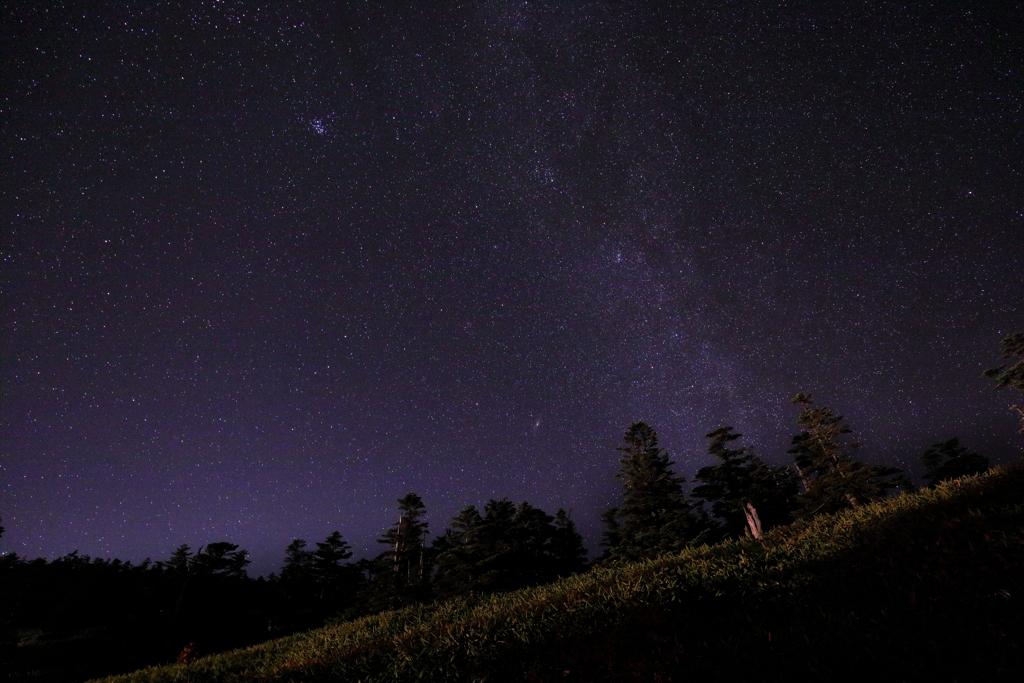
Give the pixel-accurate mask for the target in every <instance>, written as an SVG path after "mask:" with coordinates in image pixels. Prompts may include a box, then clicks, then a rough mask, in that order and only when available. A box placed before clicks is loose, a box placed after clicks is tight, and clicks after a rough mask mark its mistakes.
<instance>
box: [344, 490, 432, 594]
mask: <svg viewBox="0 0 1024 683" xmlns="http://www.w3.org/2000/svg"><path fill="white" fill-rule="evenodd" d="M398 509H399V518H398V522H396V523H395V524H394V526H392V527H390V528H389V529H388V530H387V531H385V532H384V534H383V535H382V536H381V537H380V538H379V539H377V542H378V543H381V544H384V545H386V546H387V547H388V549H387V550H385V551H384V552H383V553H381V554H380V555H378V556H377V559H376V560H374V561H373V563H372V564H371V565H369V568H370V571H371V573H372V580H371V583H370V585H369V586H367V588H366V590H365V591H364V592H363V595H362V596H361V600H362V602H363V603H364V604H363V609H362V611H363V612H368V613H372V612H378V611H380V610H384V609H395V608H398V607H404V606H406V605H411V604H414V603H417V602H421V601H423V600H425V599H427V597H429V591H430V570H431V567H430V558H429V557H428V555H427V552H426V551H427V549H426V547H425V543H426V536H427V522H426V521H425V520H424V519H423V516H424V515H425V514H426V511H427V509H426V506H425V505H424V504H423V499H422V498H420V497H419V496H418V495H416V494H415V493H407V494H406V495H404V496H402V497H401V498H399V499H398ZM363 566H365V565H363Z"/></svg>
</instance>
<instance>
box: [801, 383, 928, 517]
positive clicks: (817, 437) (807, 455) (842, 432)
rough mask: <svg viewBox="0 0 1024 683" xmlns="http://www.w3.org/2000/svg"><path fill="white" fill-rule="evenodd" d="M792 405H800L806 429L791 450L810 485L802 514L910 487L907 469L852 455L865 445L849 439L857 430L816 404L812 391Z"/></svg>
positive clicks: (806, 485)
mask: <svg viewBox="0 0 1024 683" xmlns="http://www.w3.org/2000/svg"><path fill="white" fill-rule="evenodd" d="M790 403H793V404H795V405H798V406H800V408H801V411H800V416H799V417H798V418H797V425H799V426H800V427H801V428H803V431H802V432H801V433H800V434H797V435H796V436H794V437H793V447H792V448H791V449H790V450H789V452H790V453H791V454H792V455H793V456H794V463H795V465H796V469H797V473H798V474H799V475H800V479H801V481H802V482H803V484H804V488H805V490H804V491H803V492H802V493H800V494H799V495H797V502H798V503H799V504H800V508H799V509H798V510H797V512H796V514H797V516H798V517H810V516H813V515H817V514H820V513H828V512H836V511H838V510H843V509H845V508H850V507H860V506H862V505H864V504H865V503H868V502H870V501H872V500H877V499H879V498H883V497H885V496H886V495H887V494H888V492H889V491H890V490H891V489H895V488H897V487H898V486H901V485H906V486H909V481H907V480H906V479H905V478H903V477H898V476H897V475H899V474H900V472H901V470H899V469H897V468H894V467H886V466H883V465H866V464H864V463H862V462H859V461H857V460H854V458H853V456H852V453H853V451H854V450H855V449H856V448H857V447H858V446H859V445H860V444H859V443H857V442H855V441H852V440H851V439H850V438H849V435H850V434H852V433H853V430H852V429H850V426H849V425H848V424H846V423H845V422H843V416H842V415H834V414H833V413H832V411H831V410H829V409H828V408H824V407H821V408H817V407H814V401H813V400H812V399H811V396H810V395H809V394H797V395H796V396H795V397H794V398H793V399H792V400H791V401H790Z"/></svg>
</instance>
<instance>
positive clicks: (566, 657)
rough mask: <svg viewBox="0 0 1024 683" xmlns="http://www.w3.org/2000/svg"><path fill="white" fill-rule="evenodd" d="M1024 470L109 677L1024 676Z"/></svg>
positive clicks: (192, 681) (195, 680)
mask: <svg viewBox="0 0 1024 683" xmlns="http://www.w3.org/2000/svg"><path fill="white" fill-rule="evenodd" d="M1022 598H1024V467H1021V466H1017V467H1013V468H999V469H997V470H994V471H993V472H991V473H988V474H985V475H980V476H978V477H973V478H969V479H964V480H960V481H954V482H950V483H948V484H946V485H944V486H942V487H940V488H938V489H936V490H929V491H923V492H921V493H916V494H910V495H903V496H898V497H895V498H892V499H889V500H885V501H882V502H880V503H878V504H875V505H872V506H869V507H866V508H862V509H859V510H852V511H848V512H846V513H843V514H840V515H835V516H827V517H822V518H818V519H815V520H813V521H811V522H809V523H803V524H799V525H794V526H793V527H790V528H787V529H780V530H776V531H775V532H773V533H771V534H768V535H767V537H766V538H765V539H764V540H763V541H760V542H758V541H753V540H750V539H746V540H742V541H735V542H728V543H724V544H720V545H717V546H713V547H703V548H698V549H694V550H691V551H688V552H685V553H683V554H681V555H673V556H666V557H662V558H659V559H657V560H654V561H650V562H646V563H641V564H636V565H629V566H626V567H622V568H617V569H602V570H595V571H593V572H591V573H589V574H585V575H582V576H578V577H572V578H569V579H566V580H563V581H560V582H558V583H555V584H551V585H549V586H541V587H537V588H533V589H528V590H523V591H517V592H514V593H509V594H505V595H498V596H491V597H487V598H483V599H480V600H476V601H451V602H446V603H442V604H439V605H435V606H427V607H419V608H413V609H409V610H404V611H399V612H388V613H385V614H381V615H377V616H373V617H368V618H364V619H360V620H358V621H353V622H349V623H346V624H342V625H340V626H332V627H326V628H322V629H318V630H315V631H312V632H310V633H305V634H301V635H295V636H291V637H288V638H283V639H280V640H276V641H272V642H268V643H264V644H262V645H258V646H255V647H251V648H248V649H245V650H238V651H235V652H230V653H226V654H223V655H217V656H212V657H208V658H205V659H200V660H198V661H196V662H194V663H192V664H191V665H188V666H182V665H175V666H168V667H154V668H150V669H144V670H142V671H138V672H136V673H133V674H129V675H125V676H118V677H115V678H111V679H107V680H108V681H111V682H113V681H118V682H119V683H120V682H127V681H132V682H139V683H141V682H143V681H146V682H154V683H155V682H157V681H183V682H187V683H201V682H204V681H214V680H217V681H236V682H238V683H243V682H246V683H248V682H255V681H268V680H269V681H291V680H316V681H394V680H419V679H423V680H465V681H503V680H536V681H541V680H579V681H592V680H612V681H626V680H638V681H651V680H677V681H679V680H694V679H696V678H704V677H706V676H708V675H710V674H713V675H714V676H715V677H716V678H719V677H721V676H723V675H725V676H729V677H730V678H731V679H735V680H777V679H778V680H783V679H785V680H805V679H815V678H818V677H822V678H826V677H831V676H833V675H837V676H841V677H842V678H844V679H846V678H849V677H851V676H853V675H863V676H870V677H871V678H873V679H875V680H910V681H913V680H924V679H930V680H960V681H964V680H979V681H980V680H1024V675H1022V674H1024V665H1022V659H1024V651H1022V649H1024V615H1022V610H1021V600H1022Z"/></svg>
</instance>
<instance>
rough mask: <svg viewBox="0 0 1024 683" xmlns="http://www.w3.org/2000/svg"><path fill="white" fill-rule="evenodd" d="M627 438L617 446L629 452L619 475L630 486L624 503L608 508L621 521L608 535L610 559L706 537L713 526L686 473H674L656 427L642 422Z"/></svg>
mask: <svg viewBox="0 0 1024 683" xmlns="http://www.w3.org/2000/svg"><path fill="white" fill-rule="evenodd" d="M623 440H624V441H625V442H626V443H625V445H624V446H620V447H619V448H618V449H617V450H619V451H620V452H622V453H623V454H624V456H623V457H622V458H621V459H620V460H619V463H620V464H621V465H622V467H621V468H620V469H619V473H618V475H617V476H618V478H619V479H620V480H621V481H622V485H623V489H624V491H623V497H622V504H621V505H619V506H618V508H616V509H615V511H614V512H609V513H606V518H607V519H609V520H611V521H612V522H613V523H614V525H615V526H613V527H612V526H610V527H609V532H610V533H608V534H606V536H605V541H606V546H607V547H608V552H607V556H608V559H610V560H612V561H616V560H625V561H635V560H643V559H648V558H651V557H656V556H658V555H661V554H663V553H667V552H674V551H678V550H681V549H683V548H685V547H687V546H688V545H691V544H693V543H695V542H698V541H700V540H702V539H704V538H706V537H707V532H708V529H707V527H706V526H705V525H704V524H702V523H701V520H700V519H699V517H698V516H697V515H695V514H694V513H693V510H692V508H691V505H690V502H689V501H688V500H687V498H686V495H685V494H684V492H683V487H682V485H683V483H684V482H685V479H683V478H682V477H678V476H676V475H675V474H673V472H672V461H671V460H669V456H668V453H667V452H666V451H665V450H664V449H662V448H660V447H659V446H658V435H657V434H656V433H655V431H654V430H653V429H651V428H650V427H649V426H648V425H646V424H644V423H643V422H636V423H634V424H633V425H631V426H630V428H629V429H628V430H626V433H625V434H624V435H623Z"/></svg>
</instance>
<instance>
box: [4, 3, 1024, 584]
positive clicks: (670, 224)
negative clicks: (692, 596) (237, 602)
mask: <svg viewBox="0 0 1024 683" xmlns="http://www.w3.org/2000/svg"><path fill="white" fill-rule="evenodd" d="M130 5H131V6H130V7H128V8H122V7H111V6H105V7H103V8H97V7H95V6H93V5H92V4H89V5H82V6H81V8H80V9H79V10H76V11H71V10H69V9H66V8H64V9H60V8H59V6H58V5H56V4H54V6H53V7H50V8H49V9H47V8H46V7H41V6H39V5H38V4H36V3H32V4H28V3H26V4H22V5H21V6H19V7H15V8H14V9H8V10H7V13H6V15H5V19H4V26H5V39H4V41H3V47H2V48H0V49H2V52H3V67H2V68H3V72H2V79H0V89H2V94H3V100H2V101H3V107H4V114H3V117H2V123H0V126H2V132H3V153H4V159H5V163H4V164H3V168H2V169H0V174H2V177H0V185H2V187H0V192H2V206H0V212H2V217H3V225H4V227H5V238H4V240H3V280H2V282H3V321H2V323H3V366H2V373H3V374H2V380H3V394H2V397H0V401H2V416H0V419H2V424H0V428H2V434H0V436H2V446H0V447H2V470H0V476H2V480H0V485H2V489H0V490H2V499H0V516H2V520H3V526H4V527H6V529H7V532H6V533H5V535H4V537H3V539H2V540H0V549H2V550H3V551H6V552H16V553H18V554H19V555H25V556H29V557H35V556H45V557H56V556H59V555H62V554H64V553H67V552H70V551H72V550H76V549H77V550H79V551H80V552H82V553H85V554H89V555H93V556H101V557H120V558H122V559H131V560H136V561H138V560H141V559H143V558H145V557H152V558H153V559H166V558H167V557H168V556H169V555H170V553H171V551H172V549H173V548H174V547H175V546H177V545H179V544H181V543H189V544H191V545H192V546H193V548H196V547H198V546H200V545H203V544H206V543H209V542H212V541H218V540H228V541H231V542H234V543H238V544H240V545H241V546H242V547H243V548H246V549H248V550H249V551H251V553H252V558H253V561H254V564H253V569H254V573H266V572H269V571H272V570H273V569H274V568H275V567H276V566H277V565H278V564H279V563H280V562H281V560H282V559H283V554H284V547H285V546H286V545H287V543H288V542H289V541H290V540H291V539H292V538H294V537H301V538H305V539H307V540H308V541H310V542H312V541H315V540H321V539H323V538H324V537H326V536H327V535H328V534H329V533H330V532H331V531H333V530H335V529H337V530H340V531H341V532H342V534H343V536H344V537H345V538H346V539H347V540H348V541H350V542H351V543H352V544H353V546H354V547H355V549H356V550H357V552H358V553H362V554H364V555H367V554H371V553H372V554H375V553H376V552H378V548H376V547H375V546H376V544H375V543H374V539H375V538H376V537H377V536H378V535H379V534H380V532H381V531H382V530H383V529H384V528H385V527H387V526H388V525H389V524H391V523H393V522H394V518H395V515H396V512H395V509H396V506H395V499H397V498H398V497H400V496H402V495H403V494H405V493H406V492H408V491H415V492H416V493H418V494H419V495H421V496H422V497H423V499H424V501H425V502H426V504H427V508H428V511H429V521H430V524H431V529H432V531H433V532H440V531H442V530H443V528H444V526H445V523H446V521H447V520H448V519H450V518H451V516H452V515H454V514H455V512H456V511H457V510H458V509H459V508H460V507H462V506H464V505H467V504H478V505H479V504H481V503H483V502H485V501H486V500H488V499H490V498H501V497H509V498H511V499H512V500H514V501H517V502H518V501H521V500H528V501H529V502H531V503H532V504H534V505H536V506H539V507H541V508H543V509H545V510H546V511H548V512H552V513H553V512H554V511H555V509H556V508H558V507H564V508H566V509H571V511H572V514H573V517H574V519H575V520H576V521H577V523H578V524H579V525H580V527H581V529H582V530H583V531H584V533H585V534H586V536H587V539H588V542H589V543H590V545H591V546H592V547H595V546H596V543H597V540H598V538H599V535H600V523H599V514H600V511H601V510H603V509H605V508H607V507H609V506H611V505H613V504H614V503H615V501H616V499H617V496H618V494H619V491H618V488H617V486H618V484H617V482H616V480H615V477H614V474H615V471H616V468H617V455H618V454H617V453H616V451H615V450H614V449H615V446H616V445H617V444H618V442H619V441H620V439H621V435H622V433H623V431H624V430H625V428H626V427H627V426H628V425H629V424H630V423H631V422H633V421H636V420H644V421H647V422H648V423H650V424H651V425H652V426H654V428H655V429H656V430H658V433H659V435H660V436H661V440H662V444H663V445H664V446H665V447H666V448H667V449H668V450H669V451H670V452H671V454H672V456H673V458H674V459H675V461H676V462H677V465H678V470H679V472H680V474H683V475H684V476H687V477H690V476H692V474H693V472H695V471H696V469H697V468H699V467H700V466H702V465H704V464H708V462H709V456H707V455H706V453H705V443H704V442H705V439H704V437H703V435H704V434H705V433H707V432H709V431H711V430H713V429H715V428H717V427H720V426H722V425H726V424H728V425H732V426H733V427H735V428H736V429H737V431H739V432H741V433H743V434H745V435H746V437H745V439H746V443H747V444H748V445H750V446H752V447H753V448H754V450H755V452H757V453H758V454H760V455H761V456H762V457H764V458H765V459H766V460H769V461H770V462H773V463H784V462H786V461H787V455H786V450H787V448H788V443H789V440H790V438H791V437H792V435H793V433H794V432H795V425H794V420H795V415H796V410H795V409H794V408H793V406H791V405H789V404H788V403H787V399H788V398H790V397H791V396H792V395H793V394H795V393H796V392H797V391H807V392H810V393H812V394H813V395H814V396H815V398H816V399H817V400H818V402H819V403H820V404H824V405H827V406H829V407H832V408H833V409H835V410H836V411H838V412H840V413H842V414H844V415H845V416H846V418H847V420H848V421H849V422H850V424H851V426H852V427H853V428H854V430H855V432H856V435H857V437H858V438H859V439H860V440H861V441H863V443H864V446H863V447H862V449H861V453H862V457H863V458H865V459H867V460H872V461H877V462H882V461H885V462H890V463H895V464H898V465H900V466H903V467H905V468H908V469H910V470H911V471H915V472H916V471H919V469H920V468H919V465H918V463H917V458H918V457H919V455H920V453H921V452H923V451H924V449H925V448H927V447H928V446H929V445H930V444H933V443H935V442H938V441H942V440H946V439H949V438H951V437H953V436H959V437H960V438H961V440H962V441H963V442H964V443H965V444H966V445H967V446H969V447H970V448H972V449H974V450H979V451H982V452H983V453H986V454H988V455H990V456H992V457H994V458H995V459H996V460H999V461H1007V460H1009V459H1011V458H1014V457H1017V455H1016V454H1018V453H1019V451H1018V446H1019V445H1020V437H1019V436H1018V435H1016V434H1015V432H1014V418H1013V415H1012V414H1011V413H1010V412H1009V411H1008V410H1007V408H1006V406H1007V405H1008V404H1009V403H1011V402H1012V400H1013V397H1012V396H1010V395H1008V393H1000V392H996V391H992V390H991V388H990V386H989V383H988V382H986V381H985V380H982V379H980V377H979V376H980V373H981V371H982V370H984V369H985V368H986V367H990V366H992V365H994V364H996V362H997V360H998V343H999V340H1000V339H1001V338H1002V337H1003V336H1005V335H1006V334H1008V333H1010V332H1013V331H1019V330H1021V329H1024V296H1022V294H1021V292H1022V291H1024V288H1022V287H1021V282H1022V276H1021V273H1022V272H1024V239H1022V235H1024V200H1022V198H1024V180H1022V167H1021V160H1022V159H1024V138H1022V137H1021V135H1020V131H1021V130H1022V129H1024V120H1022V119H1024V117H1022V107H1021V104H1022V102H1021V101H1022V96H1021V93H1024V78H1022V73H1024V47H1022V45H1024V44H1022V43H1021V41H1020V39H1019V37H1020V35H1024V10H1022V9H1021V7H1020V6H1019V5H1015V4H1012V3H1005V4H1002V5H1000V4H998V3H958V4H956V5H955V6H952V5H950V6H949V7H946V8H943V9H941V10H940V9H929V8H927V7H918V6H914V7H897V6H891V5H885V6H875V5H872V6H871V7H870V8H868V7H864V8H844V7H836V6H830V7H829V9H827V10H826V9H820V10H818V9H813V8H811V7H808V6H806V5H805V4H800V3H731V4H729V3H727V4H724V5H723V4H722V3H719V2H714V3H684V4H683V7H684V9H679V8H675V7H671V6H656V5H655V4H654V3H641V4H638V5H636V6H632V5H627V6H623V5H622V4H620V3H470V4H455V3H427V4H426V6H424V7H416V8H410V7H408V6H406V5H407V3H396V4H395V5H394V6H383V7H374V8H369V7H365V6H363V4H362V3H355V8H354V9H353V8H345V7H342V6H341V5H340V4H339V5H338V6H337V7H335V6H333V4H332V3H325V4H323V5H315V4H311V3H291V4H289V6H285V7H279V6H278V5H277V4H273V5H272V6H270V7H267V6H261V5H260V4H258V3H237V2H223V3H213V4H209V5H206V4H204V5H199V4H198V3H196V4H195V6H194V7H193V8H192V9H191V10H189V9H188V8H187V5H189V3H173V4H172V5H173V6H172V7H166V6H157V5H155V4H145V5H144V6H143V4H140V3H131V4H130ZM60 7H63V6H60Z"/></svg>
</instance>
